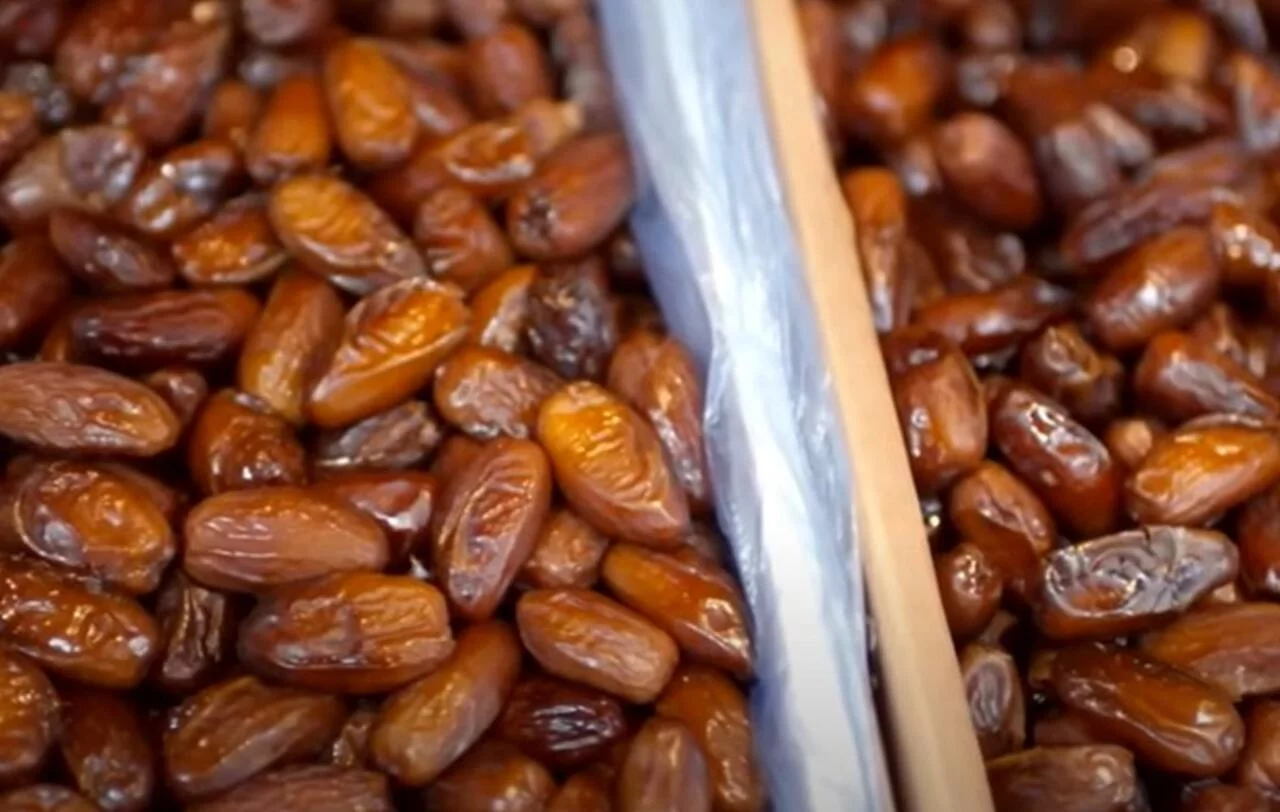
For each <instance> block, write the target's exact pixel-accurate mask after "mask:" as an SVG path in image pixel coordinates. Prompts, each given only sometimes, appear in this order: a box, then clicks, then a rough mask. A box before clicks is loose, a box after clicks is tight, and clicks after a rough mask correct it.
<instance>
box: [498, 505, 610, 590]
mask: <svg viewBox="0 0 1280 812" xmlns="http://www.w3.org/2000/svg"><path fill="white" fill-rule="evenodd" d="M608 548H609V540H608V539H607V538H605V537H604V535H603V534H601V533H600V532H599V531H598V530H596V529H595V528H593V527H592V526H591V525H589V524H587V523H586V522H584V521H583V520H582V519H581V518H580V517H579V516H578V515H577V514H576V513H574V512H573V511H572V510H569V509H568V508H554V509H553V510H552V511H551V512H550V514H549V515H548V516H547V518H546V520H545V521H543V522H542V527H541V528H540V529H539V531H538V538H537V540H536V541H535V542H534V545H533V552H532V553H530V554H529V558H528V559H527V560H526V561H525V563H524V566H523V567H521V568H520V572H519V574H518V576H517V581H516V582H517V584H520V585H524V586H528V587H531V588H533V589H555V588H557V587H579V588H582V589H590V588H591V587H593V586H595V583H596V580H597V579H598V578H599V577H600V562H601V561H602V560H603V559H604V554H605V550H607V549H608Z"/></svg>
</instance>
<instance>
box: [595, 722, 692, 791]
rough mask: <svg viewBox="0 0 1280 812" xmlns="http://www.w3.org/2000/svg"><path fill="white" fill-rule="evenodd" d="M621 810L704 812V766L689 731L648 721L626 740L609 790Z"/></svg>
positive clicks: (677, 725) (664, 723)
mask: <svg viewBox="0 0 1280 812" xmlns="http://www.w3.org/2000/svg"><path fill="white" fill-rule="evenodd" d="M614 793H615V802H616V805H617V808H618V809H619V810H620V811H621V812H640V810H645V809H688V810H690V812H693V810H702V812H710V810H711V801H712V792H711V780H710V776H709V774H708V771H707V762H706V759H705V758H704V757H703V755H702V751H701V750H700V749H699V748H698V742H697V739H696V738H694V735H693V733H692V732H691V731H690V730H689V728H687V727H685V726H684V725H682V724H680V723H679V722H676V721H674V720H671V719H661V718H654V719H650V720H649V721H648V722H645V724H644V727H642V728H640V732H639V733H637V734H636V736H635V738H634V739H632V740H631V746H630V747H628V748H627V755H626V757H625V758H624V759H623V761H622V766H621V767H620V768H619V770H618V778H617V785H616V786H615V788H614Z"/></svg>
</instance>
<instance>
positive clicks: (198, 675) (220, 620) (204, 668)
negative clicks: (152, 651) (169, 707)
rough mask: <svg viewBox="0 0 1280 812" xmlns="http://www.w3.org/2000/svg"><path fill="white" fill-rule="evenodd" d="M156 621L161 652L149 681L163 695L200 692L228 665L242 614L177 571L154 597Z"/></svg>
mask: <svg viewBox="0 0 1280 812" xmlns="http://www.w3.org/2000/svg"><path fill="white" fill-rule="evenodd" d="M155 616H156V623H157V624H158V625H159V627H160V635H159V652H158V653H157V655H156V659H155V662H154V664H153V665H152V669H151V681H152V682H154V683H155V684H156V685H158V686H160V687H161V688H163V689H164V690H166V691H169V692H171V693H185V692H188V691H192V690H195V689H198V688H203V687H205V686H206V685H208V684H209V682H210V681H211V680H212V678H213V677H214V676H215V675H216V674H217V672H218V670H219V669H220V668H222V667H223V666H225V665H226V664H227V663H229V662H230V661H231V658H232V654H233V652H234V649H235V637H236V628H237V626H238V624H239V620H240V611H239V608H238V607H237V605H236V603H235V602H234V600H233V599H232V598H231V597H230V596H229V595H226V594H223V593H221V592H217V591H214V590H212V589H206V588H205V587H203V586H201V585H200V584H197V583H196V582H195V581H192V580H191V579H190V578H189V577H187V575H186V573H184V572H182V570H177V571H175V572H174V573H173V574H172V575H170V576H169V580H168V582H167V583H166V584H165V585H164V587H163V588H161V590H160V594H159V595H158V596H157V598H156V609H155Z"/></svg>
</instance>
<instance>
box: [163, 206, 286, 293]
mask: <svg viewBox="0 0 1280 812" xmlns="http://www.w3.org/2000/svg"><path fill="white" fill-rule="evenodd" d="M171 250H172V252H173V259H174V261H175V262H176V263H177V265H178V271H179V272H180V273H181V274H182V278H183V279H186V280H187V282H189V283H190V284H192V285H247V284H250V283H253V282H259V281H261V280H263V279H266V278H268V277H270V276H271V275H272V274H273V273H275V272H276V271H277V270H278V269H279V268H280V266H281V265H283V264H284V262H285V260H286V259H287V258H288V257H287V255H286V254H285V252H284V248H283V247H281V245H280V243H279V241H278V240H276V235H275V232H273V231H272V230H271V221H270V220H269V219H268V218H267V210H266V206H265V204H264V202H263V201H262V199H261V198H260V197H257V196H246V197H242V198H237V199H235V200H231V201H229V202H227V204H226V205H224V206H223V207H222V208H221V209H220V210H219V211H218V213H217V214H215V215H213V217H211V218H210V219H209V220H208V221H206V222H204V223H201V224H200V225H198V226H196V227H195V228H193V229H192V230H191V231H188V232H187V233H186V234H183V235H182V236H181V237H179V238H178V239H176V240H174V242H173V245H172V249H171Z"/></svg>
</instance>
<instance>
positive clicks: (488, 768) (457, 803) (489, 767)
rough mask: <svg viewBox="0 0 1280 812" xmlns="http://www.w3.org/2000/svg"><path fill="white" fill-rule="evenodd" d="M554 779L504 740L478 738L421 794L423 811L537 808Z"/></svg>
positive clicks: (533, 810) (548, 795)
mask: <svg viewBox="0 0 1280 812" xmlns="http://www.w3.org/2000/svg"><path fill="white" fill-rule="evenodd" d="M555 789H556V783H555V779H554V778H552V776H551V773H549V772H547V768H546V767H543V766H542V765H541V764H539V763H538V762H536V761H534V760H533V759H531V758H529V757H528V756H525V755H524V754H522V753H521V752H520V751H519V750H517V749H516V748H515V747H513V746H512V745H510V744H507V743H506V742H502V741H497V740H488V741H484V742H481V743H480V744H479V745H477V746H476V747H475V748H473V749H472V750H471V751H470V752H468V753H467V754H466V755H465V756H463V757H462V758H461V759H460V760H459V761H458V763H456V764H454V765H453V766H452V767H450V768H449V770H448V771H447V772H445V774H444V775H442V776H440V778H439V780H437V781H436V782H435V783H434V784H432V785H431V786H429V787H428V788H427V789H426V791H425V792H424V793H423V795H422V809H423V810H424V812H455V810H456V811H457V812H482V810H487V809H494V808H501V809H509V810H511V812H537V811H538V810H540V809H543V808H544V807H545V806H546V803H547V801H548V800H549V799H550V798H551V795H552V793H553V792H555Z"/></svg>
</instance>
